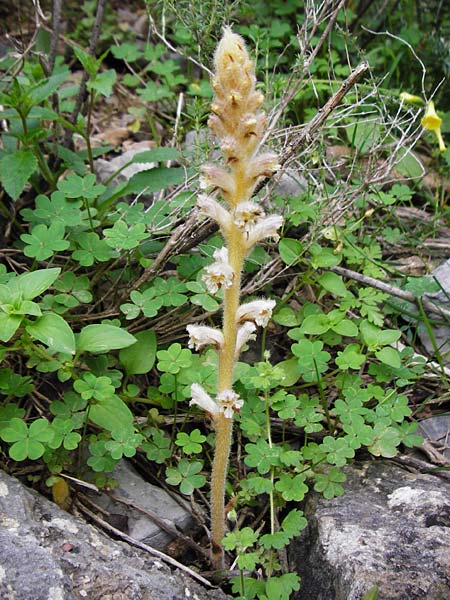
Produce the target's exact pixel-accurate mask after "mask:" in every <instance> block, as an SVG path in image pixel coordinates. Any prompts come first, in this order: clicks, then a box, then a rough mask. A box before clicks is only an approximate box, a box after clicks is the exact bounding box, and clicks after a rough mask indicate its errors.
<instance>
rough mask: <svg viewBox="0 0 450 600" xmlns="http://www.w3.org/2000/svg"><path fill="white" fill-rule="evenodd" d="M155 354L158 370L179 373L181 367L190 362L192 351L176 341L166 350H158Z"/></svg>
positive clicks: (183, 367) (186, 365) (185, 366)
mask: <svg viewBox="0 0 450 600" xmlns="http://www.w3.org/2000/svg"><path fill="white" fill-rule="evenodd" d="M156 356H157V358H158V364H157V367H158V370H159V371H163V372H165V373H172V374H173V375H176V374H177V373H179V372H180V371H181V369H185V368H187V367H189V366H190V365H191V363H192V352H191V351H190V350H189V349H188V348H182V347H181V344H178V343H175V344H172V345H171V346H169V348H168V349H167V350H160V351H159V352H157V353H156Z"/></svg>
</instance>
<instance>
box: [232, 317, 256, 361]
mask: <svg viewBox="0 0 450 600" xmlns="http://www.w3.org/2000/svg"><path fill="white" fill-rule="evenodd" d="M255 331H256V325H255V324H254V323H252V321H246V322H245V323H244V324H243V325H241V326H240V327H239V329H238V332H237V335H236V350H235V357H236V360H237V358H238V357H239V354H240V353H241V350H242V348H243V346H244V344H246V343H247V342H248V341H249V339H250V338H251V337H252V336H253V334H254V333H255Z"/></svg>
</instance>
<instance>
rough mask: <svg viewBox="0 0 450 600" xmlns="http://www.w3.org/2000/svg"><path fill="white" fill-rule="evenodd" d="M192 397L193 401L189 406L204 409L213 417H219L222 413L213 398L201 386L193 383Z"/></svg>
mask: <svg viewBox="0 0 450 600" xmlns="http://www.w3.org/2000/svg"><path fill="white" fill-rule="evenodd" d="M191 397H192V400H191V401H190V402H189V406H192V405H193V404H196V405H197V406H200V408H203V410H205V411H206V412H207V413H209V414H210V415H211V417H217V415H218V414H219V412H220V408H219V406H218V405H217V404H216V403H215V402H214V400H213V399H212V398H211V396H210V395H209V394H208V393H207V392H205V390H204V389H203V388H202V386H201V385H199V384H198V383H193V384H192V385H191Z"/></svg>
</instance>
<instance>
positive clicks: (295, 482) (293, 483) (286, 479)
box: [275, 473, 308, 502]
mask: <svg viewBox="0 0 450 600" xmlns="http://www.w3.org/2000/svg"><path fill="white" fill-rule="evenodd" d="M305 479H306V477H305V476H304V475H303V474H299V475H294V476H291V475H289V474H288V473H281V475H280V479H279V481H277V482H276V484H275V489H276V490H277V491H278V492H280V493H281V495H282V497H283V498H284V500H286V501H287V502H290V501H291V500H294V501H295V502H300V501H301V500H303V498H304V497H305V494H306V493H307V491H308V486H307V485H306V484H305Z"/></svg>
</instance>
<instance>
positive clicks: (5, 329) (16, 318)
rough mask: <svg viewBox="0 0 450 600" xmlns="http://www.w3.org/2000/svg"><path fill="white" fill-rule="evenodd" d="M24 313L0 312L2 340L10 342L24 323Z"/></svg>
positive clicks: (0, 336) (0, 337) (0, 335)
mask: <svg viewBox="0 0 450 600" xmlns="http://www.w3.org/2000/svg"><path fill="white" fill-rule="evenodd" d="M22 320H23V315H7V314H6V313H4V312H0V341H1V342H9V340H10V339H11V338H12V336H13V335H14V334H15V333H16V331H17V329H18V328H19V326H20V324H21V323H22Z"/></svg>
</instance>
